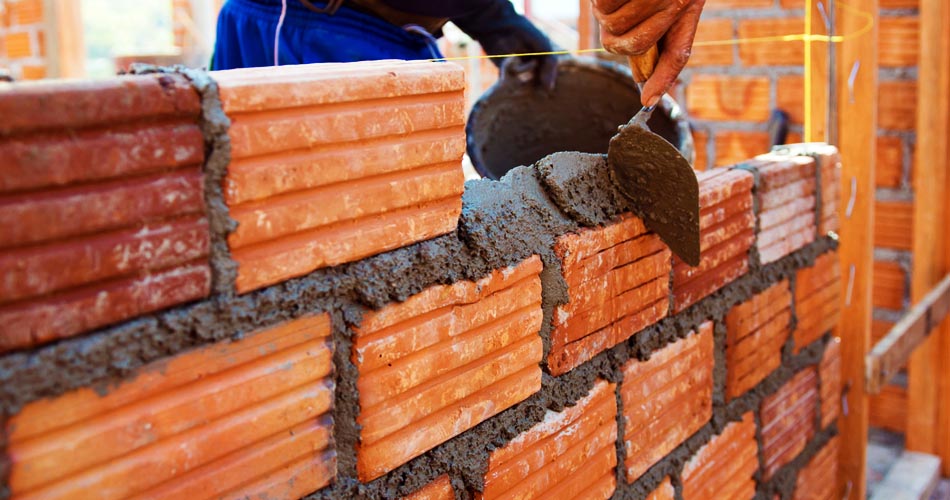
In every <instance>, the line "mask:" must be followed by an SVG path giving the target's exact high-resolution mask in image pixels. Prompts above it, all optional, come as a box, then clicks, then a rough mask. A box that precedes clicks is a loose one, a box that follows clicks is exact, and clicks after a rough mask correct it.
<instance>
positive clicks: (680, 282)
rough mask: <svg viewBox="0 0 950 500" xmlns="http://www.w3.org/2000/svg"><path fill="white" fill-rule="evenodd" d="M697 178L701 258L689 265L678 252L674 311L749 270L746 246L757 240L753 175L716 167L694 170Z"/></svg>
mask: <svg viewBox="0 0 950 500" xmlns="http://www.w3.org/2000/svg"><path fill="white" fill-rule="evenodd" d="M696 177H697V178H698V180H699V205H700V207H701V208H702V210H701V211H700V213H699V231H700V240H699V245H700V262H699V266H697V267H690V266H689V265H688V264H686V263H685V262H683V261H682V260H681V259H680V258H679V257H676V258H674V263H673V288H674V291H675V294H674V297H673V305H674V311H675V312H680V311H682V310H684V309H686V308H687V307H689V306H691V305H693V304H695V303H696V302H698V301H699V300H700V299H702V298H703V297H706V296H707V295H709V294H711V293H713V292H715V291H716V290H719V289H720V288H722V287H723V286H724V285H726V284H728V283H731V282H732V281H733V280H735V279H736V278H738V277H739V276H742V275H743V274H745V273H746V272H748V270H749V259H748V256H747V255H748V253H749V248H750V247H751V246H752V243H753V242H754V241H755V214H754V213H753V203H752V184H753V175H752V174H751V173H749V172H746V171H743V170H738V169H736V170H727V169H716V170H710V171H706V172H699V173H697V174H696Z"/></svg>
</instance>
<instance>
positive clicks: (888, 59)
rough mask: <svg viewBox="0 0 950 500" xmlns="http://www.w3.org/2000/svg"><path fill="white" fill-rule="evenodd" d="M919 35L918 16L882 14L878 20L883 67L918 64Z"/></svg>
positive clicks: (879, 49)
mask: <svg viewBox="0 0 950 500" xmlns="http://www.w3.org/2000/svg"><path fill="white" fill-rule="evenodd" d="M919 36H920V21H919V20H918V19H917V16H898V17H892V16H881V17H880V18H879V20H878V39H877V48H878V56H877V57H878V59H877V61H878V64H879V65H880V66H883V67H902V66H917V63H918V57H919V53H918V52H919V50H920V40H919Z"/></svg>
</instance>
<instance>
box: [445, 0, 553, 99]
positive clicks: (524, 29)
mask: <svg viewBox="0 0 950 500" xmlns="http://www.w3.org/2000/svg"><path fill="white" fill-rule="evenodd" d="M452 22H454V23H455V24H456V25H457V26H458V27H459V28H461V29H462V31H464V32H465V33H467V34H468V35H469V36H471V37H472V38H474V39H475V40H477V41H478V43H480V44H481V46H482V48H483V49H484V50H485V53H486V54H488V55H501V54H530V53H536V52H551V51H553V50H554V47H553V45H552V44H551V40H549V39H548V37H546V36H545V35H544V33H542V32H541V30H539V29H538V28H537V27H535V26H534V24H532V23H531V21H529V20H528V19H526V18H525V17H524V16H522V15H520V14H518V13H517V12H515V9H514V7H513V6H512V5H511V2H509V1H508V0H498V1H496V2H494V3H493V4H492V5H491V6H490V7H489V8H486V9H481V10H479V11H478V12H477V13H475V14H471V15H468V16H465V17H464V18H458V19H452ZM509 59H512V58H492V60H491V61H492V62H493V63H495V66H498V67H499V68H501V67H502V65H505V67H506V69H507V70H509V71H511V70H512V68H520V69H523V70H524V73H525V74H528V75H530V76H532V78H531V79H532V80H534V81H535V82H537V83H539V84H541V85H542V86H544V87H545V88H547V89H553V88H554V82H555V80H556V79H557V58H556V57H555V56H553V55H543V56H524V57H518V58H517V59H516V60H515V61H511V63H513V64H505V63H506V61H508V60H509Z"/></svg>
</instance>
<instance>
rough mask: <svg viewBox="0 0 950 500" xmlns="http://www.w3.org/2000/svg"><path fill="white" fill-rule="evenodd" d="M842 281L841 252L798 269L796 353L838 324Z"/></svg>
mask: <svg viewBox="0 0 950 500" xmlns="http://www.w3.org/2000/svg"><path fill="white" fill-rule="evenodd" d="M841 297H842V282H841V270H840V268H839V265H838V254H837V253H835V252H829V253H826V254H823V255H821V256H819V257H818V258H817V259H815V264H814V265H813V266H812V267H807V268H803V269H799V270H798V272H797V274H796V281H795V315H796V316H797V317H798V324H797V325H796V327H795V333H794V337H795V352H796V353H797V352H798V351H800V350H801V349H803V348H804V347H806V346H808V345H809V344H811V343H812V342H814V341H816V340H818V339H819V338H821V336H822V335H824V334H825V333H827V332H828V331H829V330H831V329H832V328H834V326H835V325H837V323H838V314H839V312H840V308H841Z"/></svg>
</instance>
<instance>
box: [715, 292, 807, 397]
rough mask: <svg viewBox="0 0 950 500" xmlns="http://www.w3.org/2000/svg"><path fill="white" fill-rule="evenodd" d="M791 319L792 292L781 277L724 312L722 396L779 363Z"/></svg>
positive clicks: (736, 393) (746, 386)
mask: <svg viewBox="0 0 950 500" xmlns="http://www.w3.org/2000/svg"><path fill="white" fill-rule="evenodd" d="M791 319H792V294H791V292H790V291H789V288H788V281H781V282H779V283H777V284H775V285H773V286H771V287H769V288H767V289H766V290H764V291H763V292H762V293H760V294H757V295H753V296H752V298H750V299H749V300H747V301H746V302H743V303H742V304H739V305H737V306H735V307H733V308H732V309H731V310H729V313H728V314H727V315H726V397H727V399H730V400H731V399H734V398H737V397H739V396H741V395H743V394H745V393H746V391H748V390H749V389H752V388H753V387H755V386H756V385H757V384H758V383H759V382H761V381H762V380H764V379H765V377H767V376H768V375H769V374H770V373H772V372H773V371H775V370H776V369H777V368H778V367H779V366H781V365H782V346H784V345H785V341H786V340H787V339H788V332H789V323H790V321H791Z"/></svg>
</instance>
